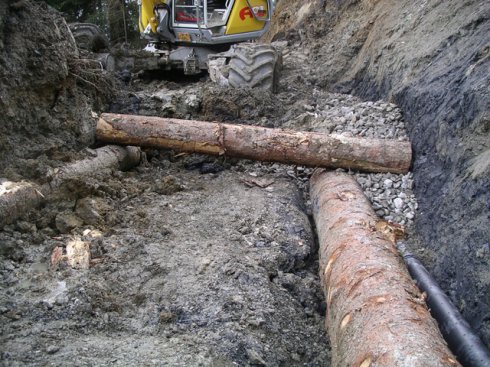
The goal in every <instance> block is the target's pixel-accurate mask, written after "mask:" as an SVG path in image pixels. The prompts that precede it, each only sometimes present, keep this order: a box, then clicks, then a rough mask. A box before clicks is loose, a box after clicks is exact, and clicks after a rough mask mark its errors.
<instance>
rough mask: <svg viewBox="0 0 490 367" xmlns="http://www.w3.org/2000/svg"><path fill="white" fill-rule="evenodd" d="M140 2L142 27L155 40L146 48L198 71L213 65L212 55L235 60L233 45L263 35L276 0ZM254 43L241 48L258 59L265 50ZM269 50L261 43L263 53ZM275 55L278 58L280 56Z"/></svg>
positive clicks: (167, 63) (170, 63) (164, 63)
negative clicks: (255, 48) (253, 45)
mask: <svg viewBox="0 0 490 367" xmlns="http://www.w3.org/2000/svg"><path fill="white" fill-rule="evenodd" d="M139 6H140V13H139V28H140V32H141V35H142V37H143V38H144V39H147V40H148V41H149V44H148V46H147V48H146V50H147V51H150V52H153V53H155V54H156V55H158V56H159V58H160V59H159V60H160V61H159V63H158V64H159V65H160V66H161V67H164V68H167V69H171V68H173V67H177V68H182V69H183V70H184V73H185V74H189V75H192V74H197V73H200V72H201V70H205V69H208V59H210V58H213V57H214V58H216V57H220V56H216V55H217V54H219V53H221V54H222V53H223V52H225V54H224V57H225V58H227V60H228V61H229V60H230V59H231V58H233V55H234V51H233V50H234V49H235V47H232V46H234V45H236V44H238V43H241V42H246V41H253V40H255V39H257V38H259V37H260V36H261V35H263V34H264V33H265V31H266V30H267V28H268V26H269V23H270V21H271V15H272V12H273V9H274V2H273V0H140V3H139ZM252 48H253V47H252V46H250V45H249V46H247V47H246V50H242V51H241V53H242V54H243V53H247V54H248V53H250V52H251V53H252V54H253V55H252V56H251V57H252V58H253V59H255V58H256V55H257V52H259V51H257V52H256V51H255V50H252ZM230 50H231V51H230ZM264 50H265V49H264V46H263V45H261V47H260V52H259V53H261V54H263V53H264ZM226 52H227V53H226ZM242 56H243V55H242ZM247 57H248V56H246V57H245V58H247ZM242 58H243V57H242ZM269 58H270V57H269ZM262 59H263V57H262ZM272 59H273V60H271V62H275V61H276V59H277V55H276V56H273V57H272ZM228 61H227V63H228ZM262 61H263V60H262ZM251 62H252V63H253V62H255V61H253V60H252V61H251Z"/></svg>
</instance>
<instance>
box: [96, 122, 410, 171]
mask: <svg viewBox="0 0 490 367" xmlns="http://www.w3.org/2000/svg"><path fill="white" fill-rule="evenodd" d="M96 135H97V139H99V140H100V141H104V142H110V143H117V144H124V145H138V146H150V147H157V148H169V149H175V150H179V151H183V152H193V153H204V154H211V155H222V154H226V155H229V156H233V157H239V158H247V159H254V160H259V161H275V162H281V163H288V164H299V165H306V166H312V167H333V168H347V169H353V170H361V171H368V172H393V173H405V172H407V171H408V169H409V168H410V162H411V157H412V152H411V147H410V143H408V142H402V141H396V140H387V139H366V138H355V137H345V136H340V135H327V134H321V133H314V132H298V131H289V130H281V129H269V128H264V127H257V126H248V125H233V124H224V123H212V122H206V121H191V120H179V119H170V118H161V117H147V116H134V115H120V114H109V113H105V114H102V115H101V117H100V119H99V121H98V123H97V131H96Z"/></svg>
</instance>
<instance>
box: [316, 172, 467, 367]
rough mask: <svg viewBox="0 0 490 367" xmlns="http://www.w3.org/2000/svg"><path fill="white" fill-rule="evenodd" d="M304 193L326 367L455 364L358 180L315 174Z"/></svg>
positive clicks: (437, 366) (342, 174)
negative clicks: (315, 242) (328, 359)
mask: <svg viewBox="0 0 490 367" xmlns="http://www.w3.org/2000/svg"><path fill="white" fill-rule="evenodd" d="M310 192H311V200H312V206H313V214H314V218H315V223H316V226H317V231H318V237H319V241H320V274H321V279H322V286H323V289H324V292H325V296H326V300H327V317H326V325H327V329H328V333H329V336H330V340H331V345H332V366H342V367H343V366H353V367H369V366H379V367H384V366H386V367H394V366H397V367H426V366H431V367H442V366H459V364H458V362H456V358H455V357H454V356H453V355H452V354H451V352H450V351H449V349H448V347H447V345H446V343H445V341H444V339H443V338H442V336H441V334H440V332H439V330H438V328H437V324H436V323H435V321H434V320H433V319H432V317H431V316H430V314H429V311H428V309H427V306H426V304H425V301H424V296H423V294H421V292H420V291H419V290H418V288H417V287H416V286H415V285H414V283H413V281H412V280H411V278H410V276H409V275H408V272H407V270H406V268H405V266H404V264H403V260H402V259H401V257H400V256H399V254H398V252H397V250H396V248H395V246H394V243H393V242H392V240H390V239H389V238H390V236H387V235H386V233H384V232H383V231H382V228H383V227H385V226H382V225H379V224H380V222H382V221H381V220H380V219H379V218H377V216H376V214H375V213H374V211H373V209H372V208H371V205H370V203H369V201H368V200H367V199H366V198H365V196H364V194H363V192H362V190H361V188H360V187H359V185H358V184H357V182H355V180H354V179H353V178H352V177H351V176H349V175H347V174H344V173H338V172H326V171H324V170H317V171H315V173H314V174H313V176H312V178H311V188H310ZM377 224H378V225H377Z"/></svg>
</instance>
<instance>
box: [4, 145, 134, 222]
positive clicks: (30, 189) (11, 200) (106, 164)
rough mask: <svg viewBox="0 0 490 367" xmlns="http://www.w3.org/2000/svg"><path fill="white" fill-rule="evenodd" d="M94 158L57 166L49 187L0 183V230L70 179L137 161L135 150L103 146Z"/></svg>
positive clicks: (120, 167)
mask: <svg viewBox="0 0 490 367" xmlns="http://www.w3.org/2000/svg"><path fill="white" fill-rule="evenodd" d="M96 152H97V156H95V157H93V158H87V159H84V160H81V161H78V162H74V163H70V164H68V165H66V166H64V167H61V168H59V169H57V170H55V172H54V173H53V174H52V175H51V176H50V177H49V178H50V182H49V184H45V185H42V186H38V185H36V184H33V183H27V182H10V181H6V182H3V183H2V184H0V228H2V227H3V226H4V225H6V224H10V223H12V222H14V221H15V220H16V219H18V218H20V217H21V216H22V215H23V214H25V213H26V212H28V211H30V210H32V209H35V208H37V207H38V206H40V205H41V204H42V203H43V202H44V200H45V197H46V196H49V195H50V194H51V193H52V192H53V191H55V190H56V189H57V188H59V187H60V186H61V185H62V183H63V182H64V181H66V180H67V179H70V178H75V177H83V176H88V175H90V174H93V173H98V172H100V171H101V170H103V169H121V170H127V169H129V168H131V167H133V166H135V165H137V164H139V162H140V159H141V150H140V149H139V148H136V147H120V146H115V145H112V146H105V147H102V148H99V149H96Z"/></svg>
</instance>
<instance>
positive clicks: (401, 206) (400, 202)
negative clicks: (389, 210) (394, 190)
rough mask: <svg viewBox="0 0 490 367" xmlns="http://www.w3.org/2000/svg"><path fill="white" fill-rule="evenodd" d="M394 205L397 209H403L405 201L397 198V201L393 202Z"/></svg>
mask: <svg viewBox="0 0 490 367" xmlns="http://www.w3.org/2000/svg"><path fill="white" fill-rule="evenodd" d="M393 204H394V205H395V208H397V209H401V208H403V200H402V199H400V198H396V199H395V200H393Z"/></svg>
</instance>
